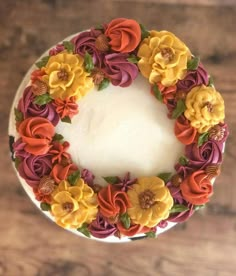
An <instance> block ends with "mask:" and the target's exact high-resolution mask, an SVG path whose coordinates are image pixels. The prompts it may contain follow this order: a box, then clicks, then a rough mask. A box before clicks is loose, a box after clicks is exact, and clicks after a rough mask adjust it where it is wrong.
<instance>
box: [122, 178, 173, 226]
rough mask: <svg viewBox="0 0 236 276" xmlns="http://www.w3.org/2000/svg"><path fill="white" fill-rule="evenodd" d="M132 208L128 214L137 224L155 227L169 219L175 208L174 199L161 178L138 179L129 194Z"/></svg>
mask: <svg viewBox="0 0 236 276" xmlns="http://www.w3.org/2000/svg"><path fill="white" fill-rule="evenodd" d="M127 194H128V197H129V200H130V203H131V207H130V208H128V210H127V213H128V215H129V216H130V218H131V220H132V222H133V223H135V224H140V225H141V226H147V227H154V226H156V225H157V224H158V223H159V222H160V221H161V220H164V219H167V218H168V216H169V211H170V209H171V207H172V206H173V198H172V197H171V194H170V192H169V190H168V188H167V187H166V186H165V183H164V181H163V180H162V179H160V178H159V177H155V176H153V177H143V178H138V181H137V184H134V185H133V186H132V188H131V189H129V190H128V192H127Z"/></svg>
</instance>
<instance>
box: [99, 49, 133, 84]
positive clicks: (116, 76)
mask: <svg viewBox="0 0 236 276" xmlns="http://www.w3.org/2000/svg"><path fill="white" fill-rule="evenodd" d="M127 58H128V55H127V54H118V53H113V54H108V55H106V56H105V59H104V66H105V67H104V68H103V72H104V73H105V75H106V76H107V77H108V78H109V79H110V80H111V83H112V84H113V85H115V86H121V87H127V86H129V85H130V84H131V83H132V82H133V80H134V79H136V77H137V76H138V68H137V66H136V65H135V64H133V63H130V62H128V61H127Z"/></svg>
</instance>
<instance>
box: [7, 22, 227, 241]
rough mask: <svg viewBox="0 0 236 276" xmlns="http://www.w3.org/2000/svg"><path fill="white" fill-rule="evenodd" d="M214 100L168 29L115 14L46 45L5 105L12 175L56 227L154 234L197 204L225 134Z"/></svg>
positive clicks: (122, 237)
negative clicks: (9, 104)
mask: <svg viewBox="0 0 236 276" xmlns="http://www.w3.org/2000/svg"><path fill="white" fill-rule="evenodd" d="M224 118H225V114H224V101H223V98H222V96H221V94H220V93H219V92H218V91H217V90H216V89H215V87H214V84H213V80H212V78H211V77H210V75H209V74H208V73H207V71H206V69H205V68H204V66H203V64H202V63H201V62H200V59H199V57H196V56H194V55H193V54H192V53H191V51H190V50H189V48H188V47H187V46H186V45H185V44H184V43H183V42H182V41H181V40H180V39H179V38H178V37H176V36H175V35H174V34H173V33H171V32H168V31H155V30H152V31H149V30H146V29H145V27H144V26H143V25H142V24H139V23H138V22H137V21H135V20H133V19H126V18H117V19H113V20H111V21H110V22H108V23H106V24H102V25H99V26H96V27H93V28H91V29H90V30H87V31H83V32H80V33H77V34H75V35H72V36H70V37H68V38H66V39H65V40H64V41H62V42H61V43H58V44H57V45H55V46H54V47H52V48H51V49H50V50H49V51H47V52H46V53H44V54H43V55H42V56H41V58H40V59H39V60H38V61H37V62H36V64H35V65H33V66H32V68H31V69H30V70H29V71H28V73H27V74H26V76H25V78H24V79H23V81H22V83H21V85H20V87H19V89H18V91H17V93H16V96H15V99H14V102H13V106H12V110H11V114H10V122H9V136H10V148H11V152H12V160H13V163H14V166H15V168H16V172H17V175H18V177H19V180H20V182H21V184H22V186H23V188H24V189H25V191H26V192H27V194H28V195H29V197H30V198H31V199H32V201H33V202H34V203H35V205H36V206H38V207H39V208H40V210H41V211H42V212H43V213H44V214H45V215H47V216H48V217H49V218H50V219H51V220H52V221H54V222H55V223H57V224H58V225H59V226H61V227H63V228H65V229H68V230H70V231H72V232H73V233H76V234H78V235H80V236H85V237H89V238H91V239H96V240H100V241H107V242H125V241H131V240H136V239H140V238H145V237H156V236H157V235H158V234H160V233H162V232H164V231H167V230H168V229H170V228H171V227H173V226H174V225H175V224H176V223H180V222H184V221H186V220H187V219H189V218H190V217H191V216H192V215H193V214H194V212H195V211H196V210H197V209H199V208H202V207H204V206H205V204H206V203H207V202H208V201H209V200H210V198H211V196H212V194H213V182H214V180H215V178H216V177H217V176H218V175H219V174H220V166H221V163H222V155H223V151H224V146H225V141H226V139H227V136H228V128H227V124H226V123H225V122H224Z"/></svg>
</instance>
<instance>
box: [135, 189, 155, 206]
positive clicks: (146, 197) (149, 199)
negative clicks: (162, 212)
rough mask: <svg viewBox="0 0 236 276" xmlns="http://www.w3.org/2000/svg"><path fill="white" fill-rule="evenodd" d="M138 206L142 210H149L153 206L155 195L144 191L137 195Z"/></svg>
mask: <svg viewBox="0 0 236 276" xmlns="http://www.w3.org/2000/svg"><path fill="white" fill-rule="evenodd" d="M139 204H140V206H141V208H142V209H149V208H151V207H152V206H153V205H154V204H155V194H154V193H153V192H152V191H150V190H145V191H144V192H142V193H141V194H139Z"/></svg>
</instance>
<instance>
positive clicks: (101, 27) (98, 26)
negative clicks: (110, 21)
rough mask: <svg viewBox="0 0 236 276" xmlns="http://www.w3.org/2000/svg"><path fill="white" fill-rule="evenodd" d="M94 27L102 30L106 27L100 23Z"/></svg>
mask: <svg viewBox="0 0 236 276" xmlns="http://www.w3.org/2000/svg"><path fill="white" fill-rule="evenodd" d="M94 29H95V30H101V31H102V30H103V29H104V28H103V26H102V24H99V25H97V26H95V28H94Z"/></svg>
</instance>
